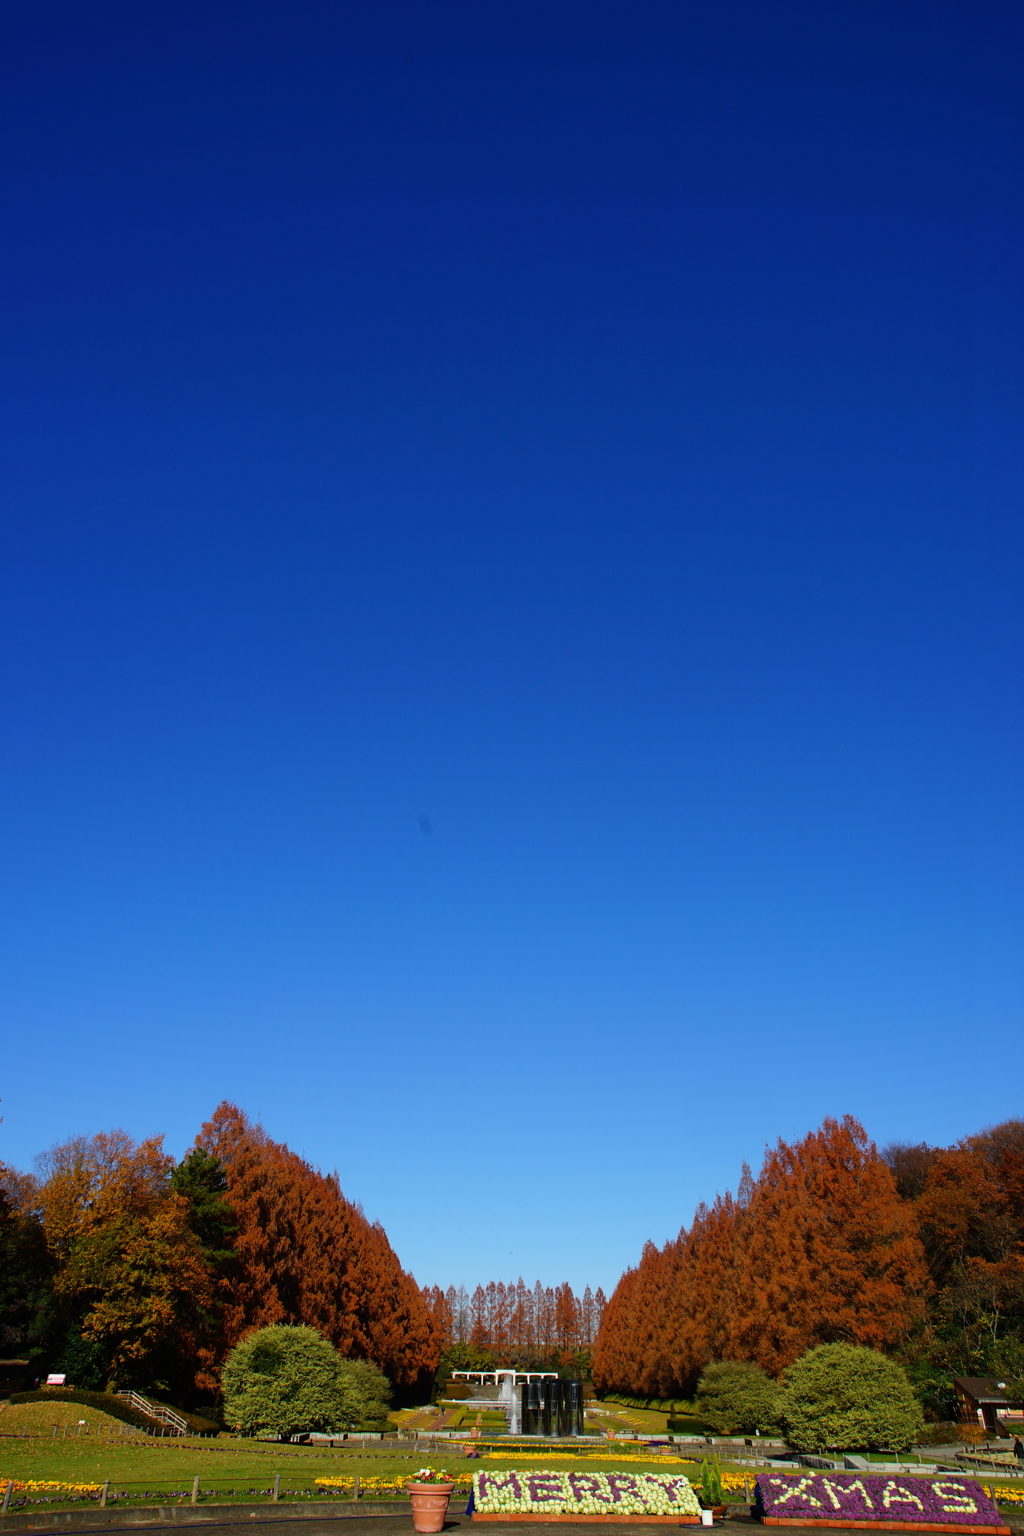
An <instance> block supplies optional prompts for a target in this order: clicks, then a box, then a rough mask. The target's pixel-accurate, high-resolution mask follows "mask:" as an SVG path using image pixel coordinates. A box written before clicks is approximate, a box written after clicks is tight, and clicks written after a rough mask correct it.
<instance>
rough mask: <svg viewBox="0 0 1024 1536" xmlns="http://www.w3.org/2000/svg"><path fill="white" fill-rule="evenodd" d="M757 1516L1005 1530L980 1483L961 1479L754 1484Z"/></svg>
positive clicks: (856, 1477) (842, 1478)
mask: <svg viewBox="0 0 1024 1536" xmlns="http://www.w3.org/2000/svg"><path fill="white" fill-rule="evenodd" d="M756 1509H757V1513H758V1514H759V1515H761V1516H766V1517H768V1518H771V1519H776V1520H786V1519H790V1520H820V1521H821V1522H822V1524H823V1525H828V1524H829V1522H830V1521H834V1520H877V1521H878V1523H879V1525H891V1524H893V1523H894V1522H898V1521H901V1520H905V1521H921V1522H924V1523H926V1524H928V1525H1003V1524H1004V1521H1003V1517H1002V1515H1000V1513H999V1511H998V1510H997V1509H996V1506H995V1504H994V1503H993V1502H992V1500H991V1499H990V1498H989V1496H988V1494H987V1493H985V1491H984V1490H983V1489H982V1487H981V1485H980V1483H974V1482H966V1481H964V1480H963V1479H961V1478H950V1479H949V1480H948V1481H947V1480H944V1479H943V1478H923V1477H922V1478H917V1477H889V1476H885V1477H871V1476H868V1475H865V1474H861V1473H859V1472H808V1473H806V1474H805V1475H804V1476H803V1477H772V1476H770V1475H768V1474H766V1473H763V1472H762V1473H760V1474H759V1475H758V1479H757V1500H756Z"/></svg>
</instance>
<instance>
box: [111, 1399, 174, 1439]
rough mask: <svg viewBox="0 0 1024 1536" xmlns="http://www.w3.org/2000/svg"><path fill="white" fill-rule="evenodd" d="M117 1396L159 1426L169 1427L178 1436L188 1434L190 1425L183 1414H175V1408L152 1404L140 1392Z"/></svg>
mask: <svg viewBox="0 0 1024 1536" xmlns="http://www.w3.org/2000/svg"><path fill="white" fill-rule="evenodd" d="M115 1395H116V1396H117V1397H119V1398H121V1400H122V1401H123V1402H126V1403H129V1404H130V1405H131V1407H133V1408H137V1409H138V1410H139V1412H140V1413H144V1414H145V1415H146V1417H147V1419H155V1420H156V1421H157V1423H158V1424H166V1425H168V1426H169V1428H171V1429H173V1430H174V1433H175V1434H176V1435H187V1434H188V1425H187V1424H186V1423H185V1420H184V1419H183V1418H182V1416H181V1414H180V1413H175V1411H174V1409H173V1408H165V1407H163V1405H162V1404H161V1403H151V1402H149V1401H148V1400H147V1399H146V1398H144V1397H141V1396H140V1395H139V1393H138V1392H118V1393H116V1394H115Z"/></svg>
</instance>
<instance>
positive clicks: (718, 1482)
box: [697, 1456, 725, 1509]
mask: <svg viewBox="0 0 1024 1536" xmlns="http://www.w3.org/2000/svg"><path fill="white" fill-rule="evenodd" d="M697 1487H698V1489H699V1491H700V1501H701V1503H702V1504H703V1506H704V1508H705V1509H714V1508H715V1506H716V1505H718V1504H724V1503H725V1490H724V1489H723V1487H722V1469H721V1467H720V1466H719V1465H718V1457H717V1456H714V1457H712V1459H711V1460H710V1461H708V1459H707V1457H706V1456H705V1457H704V1459H703V1461H702V1462H701V1464H700V1477H699V1478H698V1480H697Z"/></svg>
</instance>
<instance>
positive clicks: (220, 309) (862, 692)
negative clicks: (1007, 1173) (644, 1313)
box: [0, 0, 1024, 1288]
mask: <svg viewBox="0 0 1024 1536" xmlns="http://www.w3.org/2000/svg"><path fill="white" fill-rule="evenodd" d="M0 31H2V36H0V72H2V78H0V117H2V137H3V144H4V149H3V155H2V173H0V174H2V187H0V195H2V205H3V208H4V236H3V241H2V244H0V263H2V269H3V271H2V283H3V293H4V320H3V343H2V351H3V364H2V367H3V400H2V423H3V425H2V434H3V445H2V477H3V484H4V493H3V500H4V504H5V508H6V510H5V511H4V513H3V519H2V535H0V539H2V542H0V702H2V720H0V726H2V730H0V814H2V833H0V861H2V865H0V867H2V889H0V1011H2V1012H0V1022H2V1029H3V1040H4V1044H3V1052H2V1065H3V1071H2V1080H0V1096H2V1099H3V1103H2V1106H0V1109H2V1112H3V1115H4V1122H3V1125H2V1127H0V1156H3V1157H6V1158H7V1159H8V1160H10V1161H13V1162H15V1163H17V1164H20V1165H23V1166H24V1165H27V1164H28V1163H30V1161H31V1157H32V1155H33V1154H34V1153H35V1152H37V1151H38V1150H40V1149H41V1148H43V1147H45V1146H47V1145H49V1144H50V1143H51V1142H53V1141H55V1140H59V1139H63V1138H65V1137H66V1136H68V1135H70V1134H72V1133H74V1132H79V1131H88V1132H91V1131H95V1130H100V1129H107V1128H110V1127H111V1126H114V1125H122V1126H124V1127H125V1128H126V1129H127V1130H129V1131H130V1132H132V1133H134V1134H135V1135H138V1136H142V1135H144V1134H146V1133H149V1132H153V1131H166V1133H167V1137H168V1145H169V1147H170V1148H171V1149H172V1150H173V1151H174V1152H175V1153H179V1152H181V1151H182V1150H184V1149H185V1148H186V1146H187V1145H188V1143H189V1142H190V1140H191V1138H192V1136H193V1135H194V1134H195V1131H196V1129H197V1127H198V1125H199V1123H200V1122H201V1121H202V1120H203V1119H204V1118H205V1117H206V1116H207V1115H208V1114H209V1113H210V1111H211V1110H212V1109H213V1107H214V1106H215V1105H216V1103H217V1102H218V1101H219V1100H220V1099H221V1098H224V1097H228V1098H230V1099H233V1100H235V1101H237V1102H238V1103H239V1104H241V1105H242V1106H243V1107H244V1108H246V1109H247V1110H248V1111H249V1112H250V1113H251V1114H252V1115H254V1116H257V1115H259V1116H261V1117H262V1120H263V1123H264V1125H265V1126H266V1128H267V1130H268V1131H269V1132H270V1133H271V1134H272V1135H273V1136H275V1137H277V1138H280V1139H282V1140H287V1141H288V1142H289V1143H290V1144H291V1145H292V1146H294V1147H295V1148H297V1149H298V1150H300V1151H301V1152H303V1153H304V1154H305V1155H307V1156H308V1157H309V1158H310V1159H312V1160H313V1161H314V1162H316V1163H318V1164H320V1165H321V1166H323V1167H324V1168H327V1169H329V1168H333V1167H337V1168H338V1170H339V1173H340V1176H341V1180H342V1186H343V1188H344V1189H345V1190H346V1192H347V1193H348V1194H350V1195H351V1196H352V1197H353V1198H356V1199H359V1200H361V1201H362V1202H363V1204H364V1206H365V1208H366V1210H367V1212H368V1214H370V1215H371V1216H373V1217H379V1218H380V1219H381V1220H382V1221H383V1222H384V1224H385V1226H386V1228H387V1230H388V1233H389V1235H390V1236H391V1238H392V1241H393V1242H394V1244H395V1246H396V1248H397V1250H398V1252H399V1254H400V1255H401V1257H402V1260H403V1262H404V1263H405V1264H406V1265H407V1266H408V1267H410V1268H411V1269H412V1270H413V1271H414V1273H415V1274H416V1276H417V1278H418V1279H420V1280H421V1281H431V1282H432V1281H434V1280H438V1281H440V1282H442V1283H444V1284H447V1283H449V1282H455V1283H458V1282H460V1281H465V1282H466V1283H467V1284H472V1283H473V1282H475V1281H476V1280H477V1279H485V1280H486V1279H488V1278H491V1277H494V1278H498V1277H509V1278H514V1277H515V1276H516V1275H517V1274H519V1273H522V1274H523V1275H524V1276H525V1277H526V1279H527V1280H531V1281H532V1279H533V1278H534V1277H536V1276H538V1275H539V1276H540V1277H541V1278H543V1279H544V1280H546V1281H547V1282H548V1283H555V1282H557V1281H560V1280H562V1279H569V1280H570V1281H572V1282H573V1283H574V1284H578V1285H582V1284H583V1283H584V1282H586V1281H590V1282H591V1283H592V1284H597V1283H602V1284H604V1285H605V1287H606V1288H607V1287H610V1286H611V1285H612V1284H614V1282H615V1280H616V1279H617V1277H618V1275H619V1273H620V1271H621V1269H622V1268H623V1266H624V1265H625V1264H626V1263H628V1262H632V1261H634V1260H635V1259H636V1257H637V1256H638V1254H639V1251H640V1246H641V1244H642V1242H643V1240H644V1239H645V1238H646V1237H648V1236H650V1237H653V1238H655V1239H656V1240H657V1241H658V1242H661V1241H663V1240H664V1239H665V1237H666V1236H668V1235H670V1234H672V1233H674V1232H675V1231H677V1230H678V1228H679V1226H680V1224H681V1223H682V1222H683V1221H687V1220H689V1218H690V1215H691V1213H692V1210H693V1207H694V1204H695V1203H696V1201H697V1200H699V1199H700V1198H702V1197H708V1198H710V1197H712V1196H713V1194H714V1192H715V1190H716V1189H724V1188H725V1187H727V1186H731V1185H734V1184H735V1180H736V1178H737V1175H738V1172H739V1165H740V1163H741V1160H742V1159H743V1158H747V1159H749V1160H750V1161H751V1162H752V1163H754V1164H755V1166H756V1165H757V1163H758V1162H759V1160H760V1156H761V1153H762V1149H763V1146H764V1143H765V1142H766V1141H767V1140H773V1139H774V1138H775V1136H777V1135H779V1134H782V1135H784V1136H787V1137H796V1136H799V1135H800V1134H802V1133H803V1132H804V1131H806V1130H808V1129H809V1128H811V1127H813V1126H814V1125H816V1124H817V1123H818V1122H819V1121H820V1119H821V1117H822V1116H823V1115H826V1114H842V1113H844V1112H846V1111H849V1112H852V1113H853V1114H855V1115H857V1116H859V1117H861V1118H862V1119H863V1121H864V1122H865V1124H866V1125H867V1127H868V1130H869V1131H870V1132H871V1134H872V1135H873V1136H874V1137H875V1138H876V1139H877V1140H878V1141H879V1142H885V1141H887V1140H890V1139H911V1140H920V1139H927V1140H930V1141H933V1142H948V1141H950V1140H952V1139H954V1138H956V1137H957V1136H960V1135H962V1134H965V1133H967V1132H969V1131H971V1130H973V1129H975V1128H977V1127H979V1126H980V1125H982V1124H984V1123H986V1122H990V1121H992V1120H998V1119H1000V1118H1005V1117H1007V1116H1010V1115H1013V1114H1020V1113H1021V1112H1022V1110H1024V1103H1022V1097H1024V1096H1022V1093H1021V1074H1020V1068H1019V1061H1020V1041H1021V1005H1022V1001H1024V946H1022V938H1024V933H1022V928H1024V921H1022V919H1024V873H1022V872H1024V858H1022V854H1024V848H1022V842H1024V838H1022V830H1024V827H1022V811H1021V767H1022V762H1021V758H1022V753H1021V747H1022V730H1021V726H1022V719H1021V684H1022V678H1024V667H1022V662H1024V645H1022V632H1021V617H1022V609H1021V575H1022V565H1024V561H1022V553H1024V550H1022V520H1021V514H1022V497H1021V492H1022V488H1024V472H1022V471H1024V453H1022V444H1024V435H1022V430H1021V403H1022V394H1024V388H1022V386H1024V362H1022V360H1024V290H1022V276H1024V250H1022V233H1024V213H1022V210H1024V199H1022V193H1024V185H1022V183H1024V87H1022V80H1024V69H1022V66H1024V51H1022V43H1024V10H1022V8H1021V6H1020V5H1019V3H1017V0H1012V3H1007V0H983V3H982V0H979V3H959V4H950V3H944V0H927V3H920V4H918V3H912V0H908V3H900V4H897V5H893V4H891V0H886V3H868V0H855V3H829V4H828V5H823V4H821V3H819V0H814V3H810V0H809V3H806V4H773V5H765V4H762V3H751V4H737V3H731V0H702V3H688V0H673V3H671V4H661V3H655V0H651V3H641V4H625V3H619V4H601V3H595V0H586V3H579V4H572V3H560V0H554V3H552V0H543V3H534V0H520V3H514V4H511V3H501V0H489V3H487V4H484V5H481V4H469V3H466V4H452V3H446V0H439V3H437V4H429V5H428V4H399V3H390V0H374V3H373V4H360V5H355V4H347V3H330V4H320V3H313V0H310V3H303V4H298V5H295V4H288V5H286V4H283V3H275V4H263V3H254V0H245V3H235V0H214V3H213V4H210V3H209V0H205V3H203V4H198V3H192V0H182V3H179V4H175V5H173V6H153V5H139V4H137V3H131V4H129V3H125V4H111V3H105V0H98V3H96V4H91V5H86V6H82V5H80V4H58V3H52V0H9V3H8V4H6V5H5V6H4V8H3V14H2V17H0Z"/></svg>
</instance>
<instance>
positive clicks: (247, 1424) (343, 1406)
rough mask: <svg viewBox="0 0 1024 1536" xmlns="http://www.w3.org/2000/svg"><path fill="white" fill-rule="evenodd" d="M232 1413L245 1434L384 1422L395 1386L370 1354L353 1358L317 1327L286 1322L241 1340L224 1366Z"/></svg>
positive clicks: (229, 1418)
mask: <svg viewBox="0 0 1024 1536" xmlns="http://www.w3.org/2000/svg"><path fill="white" fill-rule="evenodd" d="M221 1384H222V1386H223V1388H224V1419H225V1422H226V1423H227V1424H229V1425H231V1426H232V1427H233V1428H235V1429H237V1430H238V1431H239V1432H240V1433H241V1434H243V1435H268V1434H269V1435H273V1434H276V1435H296V1434H301V1433H304V1432H308V1431H311V1430H317V1431H321V1432H324V1433H327V1434H331V1433H337V1432H338V1431H341V1430H345V1429H355V1428H357V1427H360V1428H374V1429H380V1428H383V1425H384V1423H385V1421H386V1418H387V1411H388V1402H389V1400H390V1387H389V1385H388V1381H387V1378H386V1376H384V1374H383V1373H382V1372H381V1371H379V1370H378V1369H377V1367H376V1366H375V1365H371V1364H370V1363H369V1361H366V1360H345V1359H343V1358H342V1356H341V1355H339V1354H338V1351H337V1350H336V1349H335V1347H334V1345H333V1344H331V1343H330V1342H329V1341H328V1340H327V1339H325V1338H323V1337H322V1335H321V1334H319V1333H317V1331H316V1329H315V1328H305V1327H291V1326H289V1325H287V1324H284V1323H278V1324H275V1325H273V1326H272V1327H269V1328H260V1329H259V1330H258V1331H257V1332H256V1333H250V1334H249V1335H248V1337H247V1338H244V1339H243V1340H242V1341H241V1343H240V1344H236V1345H235V1347H234V1349H233V1350H232V1351H231V1353H230V1355H229V1356H228V1358H227V1360H226V1361H225V1362H224V1369H223V1371H222V1372H221Z"/></svg>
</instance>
